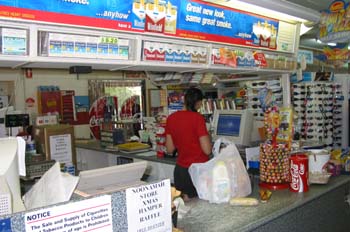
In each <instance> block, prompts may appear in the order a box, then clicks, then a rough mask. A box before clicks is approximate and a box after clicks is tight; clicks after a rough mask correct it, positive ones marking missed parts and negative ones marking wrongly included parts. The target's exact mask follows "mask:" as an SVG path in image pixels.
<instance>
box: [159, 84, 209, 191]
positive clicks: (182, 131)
mask: <svg viewBox="0 0 350 232" xmlns="http://www.w3.org/2000/svg"><path fill="white" fill-rule="evenodd" d="M202 100H203V93H202V91H201V90H199V89H197V88H190V89H188V90H187V91H186V93H185V109H184V110H180V111H177V112H175V113H173V114H171V115H170V116H169V117H168V119H167V123H166V129H165V133H166V148H167V152H168V153H173V152H174V151H175V149H176V150H177V153H178V157H177V160H176V166H175V170H174V184H175V187H176V189H177V190H180V191H181V192H182V194H183V195H184V197H185V198H187V197H190V198H192V197H196V196H197V195H198V194H197V191H196V189H195V187H194V186H193V183H192V180H191V177H190V175H189V173H188V168H189V167H190V166H191V164H193V163H203V162H206V161H208V159H209V157H208V156H209V155H210V154H211V149H212V144H211V141H210V136H209V134H208V131H207V128H206V124H205V119H204V117H203V116H202V115H201V114H200V113H198V110H199V108H200V107H201V104H202Z"/></svg>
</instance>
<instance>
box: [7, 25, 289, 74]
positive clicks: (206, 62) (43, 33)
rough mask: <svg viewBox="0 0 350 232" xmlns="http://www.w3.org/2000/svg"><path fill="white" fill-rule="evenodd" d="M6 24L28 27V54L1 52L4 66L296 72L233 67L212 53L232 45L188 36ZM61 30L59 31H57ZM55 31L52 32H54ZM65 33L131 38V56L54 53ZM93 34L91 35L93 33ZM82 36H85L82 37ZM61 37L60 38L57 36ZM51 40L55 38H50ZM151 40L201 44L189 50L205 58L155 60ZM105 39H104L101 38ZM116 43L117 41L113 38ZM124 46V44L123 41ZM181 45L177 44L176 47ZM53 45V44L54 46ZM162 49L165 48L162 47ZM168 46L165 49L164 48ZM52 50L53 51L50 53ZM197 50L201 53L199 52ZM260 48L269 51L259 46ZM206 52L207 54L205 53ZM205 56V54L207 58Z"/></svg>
mask: <svg viewBox="0 0 350 232" xmlns="http://www.w3.org/2000/svg"><path fill="white" fill-rule="evenodd" d="M0 22H1V23H2V25H4V26H8V27H11V28H20V29H26V30H28V37H27V39H28V55H27V56H15V55H13V56H12V55H11V56H10V55H0V67H2V68H12V69H18V68H46V69H51V68H52V69H69V67H71V66H86V65H88V66H91V67H92V69H93V70H108V71H119V70H125V71H154V72H178V73H187V72H193V73H194V72H196V73H217V74H220V73H227V74H237V75H252V76H257V75H258V76H277V75H282V74H288V73H292V72H294V70H280V69H265V68H259V67H235V68H234V67H230V66H224V65H217V64H215V65H214V64H213V61H212V59H213V58H212V55H213V51H214V50H217V49H218V48H220V47H225V48H226V47H228V46H227V45H226V44H222V45H220V44H210V43H205V42H197V41H188V40H185V39H176V38H160V37H157V36H152V37H151V36H147V35H135V34H130V33H119V32H118V33H113V32H106V31H103V30H97V31H96V30H92V29H82V28H73V27H68V26H51V25H45V24H39V23H37V24H33V23H27V22H25V23H23V22H22V23H16V22H13V21H11V22H10V21H6V20H0ZM57 31H59V33H56V32H57ZM50 33H51V34H50ZM56 34H57V35H61V36H60V38H65V37H64V36H62V35H65V34H67V35H69V36H73V39H72V41H76V40H79V38H80V37H79V36H81V37H82V38H85V37H86V38H90V37H91V38H94V39H96V38H117V39H118V38H120V40H125V41H129V42H128V43H127V45H126V47H127V48H128V49H129V50H128V57H129V59H128V60H126V59H114V58H97V57H88V56H87V57H81V56H79V57H68V56H65V57H62V56H58V55H57V54H54V53H52V52H54V51H53V50H48V47H50V46H51V45H52V46H55V44H54V43H53V40H54V39H55V37H54V35H56ZM74 36H77V38H75V37H74ZM89 36H90V37H89ZM80 39H81V38H80ZM57 40H59V38H58V39H57ZM50 41H51V42H50ZM145 41H147V43H154V44H158V45H159V44H161V45H159V46H166V44H168V43H169V44H171V45H172V46H179V47H183V48H186V49H190V48H191V47H195V48H199V50H200V52H198V51H194V50H192V51H189V52H190V53H191V54H192V55H198V54H202V55H204V56H202V58H201V60H200V61H199V60H198V63H196V62H194V61H193V56H192V60H191V62H193V63H189V62H187V63H186V62H182V61H180V62H166V61H156V60H155V61H151V60H143V59H144V57H143V56H144V54H143V53H144V47H143V46H144V44H145ZM101 43H102V42H101ZM111 43H113V42H111ZM120 46H122V45H120ZM173 48H174V49H177V47H173ZM228 48H229V49H232V51H235V50H237V51H238V50H239V51H244V50H246V51H247V52H248V53H251V52H253V51H254V49H253V48H246V47H233V46H229V47H228ZM51 49H52V48H51ZM160 51H161V49H160ZM164 51H165V50H164V48H163V51H162V52H164ZM50 52H51V53H52V55H51V56H50ZM196 52H197V54H196ZM259 52H265V51H261V50H259ZM205 53H206V55H205ZM266 54H274V55H276V56H285V57H287V58H288V59H294V57H295V56H294V54H292V53H285V52H284V53H281V52H276V53H274V52H271V51H266ZM203 57H204V58H203Z"/></svg>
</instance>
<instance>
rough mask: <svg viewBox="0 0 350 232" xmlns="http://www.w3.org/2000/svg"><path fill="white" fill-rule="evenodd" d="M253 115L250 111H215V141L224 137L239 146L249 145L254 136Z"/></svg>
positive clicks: (213, 136)
mask: <svg viewBox="0 0 350 232" xmlns="http://www.w3.org/2000/svg"><path fill="white" fill-rule="evenodd" d="M252 124H253V121H252V114H251V112H250V111H248V110H215V112H214V116H213V125H212V126H213V128H212V131H213V135H212V138H213V139H214V140H216V139H218V138H219V137H224V138H226V139H228V140H230V141H232V142H234V143H235V144H238V145H247V146H248V145H249V144H250V142H251V134H252Z"/></svg>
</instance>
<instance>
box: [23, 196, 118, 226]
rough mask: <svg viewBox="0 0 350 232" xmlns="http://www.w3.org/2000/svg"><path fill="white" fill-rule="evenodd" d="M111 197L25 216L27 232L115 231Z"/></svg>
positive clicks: (84, 201) (48, 209) (43, 210)
mask: <svg viewBox="0 0 350 232" xmlns="http://www.w3.org/2000/svg"><path fill="white" fill-rule="evenodd" d="M111 208H112V207H111V196H107V195H106V196H101V197H96V198H92V199H88V200H83V201H78V202H74V203H71V204H67V205H61V206H56V207H52V208H47V209H42V210H38V211H34V212H30V213H27V214H25V219H24V220H25V226H26V232H31V231H32V232H51V231H55V232H74V231H78V232H79V231H81V232H83V231H94V232H98V231H100V232H109V231H111V232H112V231H113V227H112V225H113V223H112V209H111Z"/></svg>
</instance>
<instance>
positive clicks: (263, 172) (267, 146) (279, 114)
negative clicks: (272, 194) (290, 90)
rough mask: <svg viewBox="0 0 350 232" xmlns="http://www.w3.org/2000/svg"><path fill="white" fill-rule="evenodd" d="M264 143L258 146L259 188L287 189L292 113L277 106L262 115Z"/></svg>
mask: <svg viewBox="0 0 350 232" xmlns="http://www.w3.org/2000/svg"><path fill="white" fill-rule="evenodd" d="M264 127H265V133H266V135H265V137H266V138H267V140H266V141H265V143H262V144H260V186H262V187H265V188H269V189H274V190H276V189H284V188H288V183H289V155H290V151H291V138H292V129H291V128H292V111H291V110H290V109H288V108H281V109H279V108H278V107H277V106H273V107H270V108H267V109H266V110H265V113H264Z"/></svg>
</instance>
